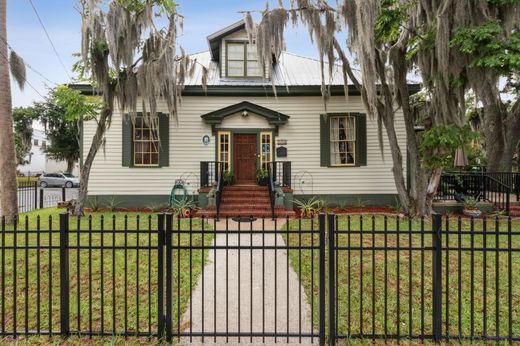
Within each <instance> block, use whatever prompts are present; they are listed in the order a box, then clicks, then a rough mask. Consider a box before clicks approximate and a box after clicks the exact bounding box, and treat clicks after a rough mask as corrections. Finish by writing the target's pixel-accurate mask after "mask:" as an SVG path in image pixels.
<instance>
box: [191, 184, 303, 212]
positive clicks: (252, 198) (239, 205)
mask: <svg viewBox="0 0 520 346" xmlns="http://www.w3.org/2000/svg"><path fill="white" fill-rule="evenodd" d="M216 214H217V211H216V209H215V208H213V209H210V210H201V211H199V213H198V215H199V216H204V217H215V216H216ZM249 216H252V217H256V218H271V217H272V212H271V201H270V199H269V191H268V190H267V187H266V186H256V185H235V186H226V187H224V189H223V191H222V199H221V204H220V217H223V218H226V217H229V218H233V217H249ZM275 216H276V217H278V218H285V217H294V216H296V214H295V213H294V211H292V210H285V209H284V208H283V207H279V208H276V209H275Z"/></svg>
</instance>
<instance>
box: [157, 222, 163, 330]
mask: <svg viewBox="0 0 520 346" xmlns="http://www.w3.org/2000/svg"><path fill="white" fill-rule="evenodd" d="M157 239H158V240H157V257H158V258H157V318H158V326H157V328H158V330H157V335H158V337H159V340H161V339H162V338H163V336H164V214H159V215H157Z"/></svg>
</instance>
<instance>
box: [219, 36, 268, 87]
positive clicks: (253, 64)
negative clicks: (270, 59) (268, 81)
mask: <svg viewBox="0 0 520 346" xmlns="http://www.w3.org/2000/svg"><path fill="white" fill-rule="evenodd" d="M226 47H227V61H226V77H231V78H233V77H255V78H258V77H262V76H263V74H264V69H263V68H262V66H261V65H260V63H259V61H258V57H257V53H256V46H255V45H252V44H249V43H248V42H227V44H226Z"/></svg>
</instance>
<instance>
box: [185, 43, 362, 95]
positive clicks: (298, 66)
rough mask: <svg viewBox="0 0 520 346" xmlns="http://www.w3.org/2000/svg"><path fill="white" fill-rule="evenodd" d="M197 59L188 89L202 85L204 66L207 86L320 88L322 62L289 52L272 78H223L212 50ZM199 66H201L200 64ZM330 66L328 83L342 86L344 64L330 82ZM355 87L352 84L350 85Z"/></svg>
mask: <svg viewBox="0 0 520 346" xmlns="http://www.w3.org/2000/svg"><path fill="white" fill-rule="evenodd" d="M190 57H191V58H192V59H196V60H197V63H198V64H197V65H196V68H195V73H194V75H193V77H192V78H189V79H188V80H187V81H186V85H187V86H199V85H202V67H201V65H202V66H205V67H206V68H208V80H207V85H208V87H210V86H271V85H273V84H274V85H275V86H319V85H321V68H320V62H319V61H318V60H315V59H311V58H305V57H302V56H299V55H296V54H292V53H289V52H282V54H281V55H280V57H279V59H278V61H277V62H276V63H275V65H274V69H273V71H272V75H271V79H272V80H271V79H263V78H260V79H259V78H254V79H253V78H251V79H247V78H246V79H244V78H240V79H236V78H235V79H233V78H226V77H220V64H219V62H217V61H213V60H212V59H211V54H210V52H209V51H206V52H201V53H196V54H192V55H190ZM199 64H200V65H199ZM328 70H329V68H328V64H325V81H326V83H327V84H329V85H338V86H339V85H341V86H342V85H343V84H344V82H343V73H342V71H341V65H337V64H335V65H334V69H333V73H332V80H331V81H330V82H329V73H328ZM354 73H356V77H357V78H359V79H361V78H360V77H361V75H360V73H359V72H358V71H354ZM349 84H352V83H349Z"/></svg>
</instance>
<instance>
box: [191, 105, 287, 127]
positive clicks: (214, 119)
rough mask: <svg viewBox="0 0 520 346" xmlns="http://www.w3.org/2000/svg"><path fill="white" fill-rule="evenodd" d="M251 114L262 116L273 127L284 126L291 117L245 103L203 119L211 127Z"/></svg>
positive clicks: (204, 116) (206, 115) (229, 107)
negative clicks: (234, 115) (234, 117)
mask: <svg viewBox="0 0 520 346" xmlns="http://www.w3.org/2000/svg"><path fill="white" fill-rule="evenodd" d="M243 111H247V112H251V113H254V114H256V115H258V116H261V117H263V118H265V119H266V120H267V122H268V123H269V124H271V125H276V126H278V125H284V124H285V123H287V120H289V116H288V115H285V114H282V113H280V112H276V111H273V110H272V109H269V108H265V107H262V106H259V105H257V104H254V103H251V102H248V101H243V102H240V103H237V104H234V105H231V106H228V107H225V108H221V109H219V110H216V111H213V112H210V113H207V114H203V115H201V118H202V119H203V120H204V121H205V122H206V124H210V125H219V124H221V123H222V120H224V118H225V117H227V116H230V115H233V114H236V113H239V112H243Z"/></svg>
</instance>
